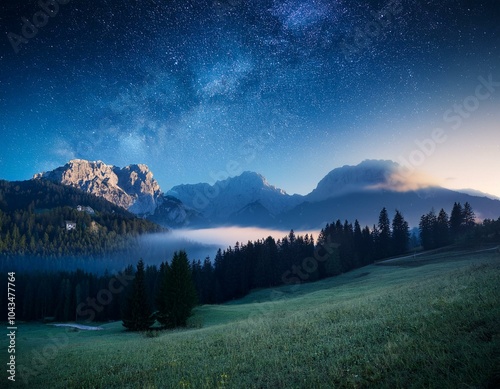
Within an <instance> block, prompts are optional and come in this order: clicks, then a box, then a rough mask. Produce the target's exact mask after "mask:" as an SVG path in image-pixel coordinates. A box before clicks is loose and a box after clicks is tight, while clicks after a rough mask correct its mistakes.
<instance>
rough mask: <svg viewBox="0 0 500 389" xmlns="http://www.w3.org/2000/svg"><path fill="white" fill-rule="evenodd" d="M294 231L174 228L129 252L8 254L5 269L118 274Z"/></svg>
mask: <svg viewBox="0 0 500 389" xmlns="http://www.w3.org/2000/svg"><path fill="white" fill-rule="evenodd" d="M289 232H290V231H281V230H272V229H264V228H252V227H219V228H208V229H193V230H189V229H182V230H171V231H169V232H166V233H158V234H147V235H143V236H141V237H139V238H138V241H137V244H136V245H135V247H133V248H131V249H129V250H127V252H120V253H113V254H108V255H105V256H92V257H89V256H79V257H58V258H54V257H29V256H5V257H1V258H0V269H1V270H2V271H17V272H21V271H22V272H33V271H47V272H53V271H74V270H77V269H82V270H85V271H87V272H92V273H98V274H102V273H104V272H105V271H108V272H110V273H115V272H118V271H121V270H123V269H125V268H126V267H127V266H128V265H134V266H135V265H136V264H137V262H138V261H139V259H141V258H142V259H143V260H144V262H145V263H146V264H147V265H159V264H160V263H161V262H163V261H170V260H171V259H172V256H173V254H174V252H175V251H179V250H185V251H186V252H187V254H188V257H189V259H190V260H198V259H199V260H202V261H203V260H204V259H205V258H206V257H210V259H211V260H213V259H214V257H215V254H216V253H217V250H218V249H219V248H220V249H222V250H224V249H226V248H227V247H229V246H231V247H234V245H235V244H236V242H240V244H246V243H247V242H248V241H249V240H250V241H255V240H258V239H265V238H267V237H268V236H272V237H273V238H274V239H275V240H278V239H281V238H283V237H284V236H287V235H288V234H289ZM318 233H319V231H295V234H296V235H305V234H312V235H313V236H314V238H315V239H316V238H317V237H318Z"/></svg>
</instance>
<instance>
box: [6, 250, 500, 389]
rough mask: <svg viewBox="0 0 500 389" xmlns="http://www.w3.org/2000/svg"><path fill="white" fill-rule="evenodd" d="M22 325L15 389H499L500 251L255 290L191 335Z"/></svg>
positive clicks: (207, 313)
mask: <svg viewBox="0 0 500 389" xmlns="http://www.w3.org/2000/svg"><path fill="white" fill-rule="evenodd" d="M18 326H19V330H18V335H17V336H18V338H17V353H16V356H17V357H16V358H17V363H18V365H17V368H18V372H17V377H16V383H15V384H13V385H9V386H13V387H23V386H25V385H26V386H28V387H30V388H440V389H444V388H464V389H465V388H487V387H492V388H493V387H497V386H495V385H500V254H498V253H496V252H483V253H476V254H473V253H456V252H454V253H442V252H440V253H438V254H433V255H427V256H425V255H424V256H420V257H418V259H414V260H412V259H409V260H401V261H395V262H393V263H390V262H389V263H386V264H385V265H382V264H379V265H370V266H367V267H364V268H362V269H358V270H355V271H353V272H350V273H347V274H344V275H342V276H339V277H336V278H332V279H328V280H323V281H320V282H316V283H311V284H302V285H298V286H286V287H280V288H276V289H274V290H268V289H267V290H259V291H254V292H253V293H251V294H250V295H248V296H246V297H245V298H244V299H242V300H238V301H234V302H231V303H229V304H225V305H221V306H202V307H198V308H196V309H195V314H194V315H193V317H192V318H191V319H190V328H188V329H185V330H175V331H164V332H149V333H128V332H125V331H124V329H123V327H122V325H121V322H116V323H106V324H103V325H102V327H104V330H102V331H78V330H74V329H68V328H62V327H54V326H50V325H44V324H28V323H27V324H21V323H19V324H18ZM4 341H5V340H4ZM4 349H5V348H4ZM4 358H5V360H7V359H6V358H7V357H6V356H5V357H4ZM4 375H6V373H5V372H4ZM4 380H5V381H7V380H6V378H4ZM9 384H10V383H9ZM0 386H1V385H0ZM2 387H7V386H2Z"/></svg>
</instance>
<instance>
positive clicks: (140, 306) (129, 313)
mask: <svg viewBox="0 0 500 389" xmlns="http://www.w3.org/2000/svg"><path fill="white" fill-rule="evenodd" d="M154 322H155V319H154V317H153V316H152V314H151V308H150V307H149V303H148V296H147V293H146V284H145V275H144V262H143V261H142V259H141V260H140V261H139V262H138V263H137V271H136V272H135V278H134V281H133V283H132V288H131V295H130V296H129V298H128V301H127V304H126V307H125V311H124V313H123V326H124V327H125V328H127V329H128V330H130V331H144V330H147V329H149V328H150V327H151V326H152V325H153V324H154Z"/></svg>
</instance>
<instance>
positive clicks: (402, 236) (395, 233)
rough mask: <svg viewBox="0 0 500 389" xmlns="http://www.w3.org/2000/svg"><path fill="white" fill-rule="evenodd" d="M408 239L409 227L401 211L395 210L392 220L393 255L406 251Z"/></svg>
mask: <svg viewBox="0 0 500 389" xmlns="http://www.w3.org/2000/svg"><path fill="white" fill-rule="evenodd" d="M409 239H410V229H409V227H408V223H407V222H406V220H405V219H404V217H403V215H402V214H401V212H399V211H398V210H396V214H395V215H394V219H393V220H392V240H391V242H392V252H393V254H395V255H401V254H404V253H405V252H407V251H408V242H409Z"/></svg>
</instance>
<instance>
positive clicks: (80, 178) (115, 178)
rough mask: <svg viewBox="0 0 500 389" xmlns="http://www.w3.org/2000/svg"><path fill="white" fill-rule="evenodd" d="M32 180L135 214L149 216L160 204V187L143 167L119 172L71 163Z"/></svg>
mask: <svg viewBox="0 0 500 389" xmlns="http://www.w3.org/2000/svg"><path fill="white" fill-rule="evenodd" d="M33 178H34V179H47V180H51V181H54V182H59V183H61V184H64V185H69V186H73V187H76V188H80V189H82V190H84V191H86V192H88V193H92V194H94V195H96V196H100V197H103V198H105V199H106V200H108V201H110V202H112V203H114V204H116V205H118V206H120V207H122V208H125V209H127V210H129V211H130V212H133V213H135V214H151V213H153V212H154V211H155V209H156V208H157V206H158V204H159V203H161V202H162V200H163V197H162V192H161V189H160V186H159V185H158V182H157V181H156V180H155V179H154V178H153V173H151V171H150V170H149V168H148V167H147V166H146V165H129V166H126V167H124V168H119V167H116V166H111V165H106V164H105V163H103V162H101V161H86V160H82V159H74V160H71V161H69V163H67V164H66V165H64V166H62V167H59V168H57V169H55V170H52V171H49V172H44V173H38V174H35V176H34V177H33Z"/></svg>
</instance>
